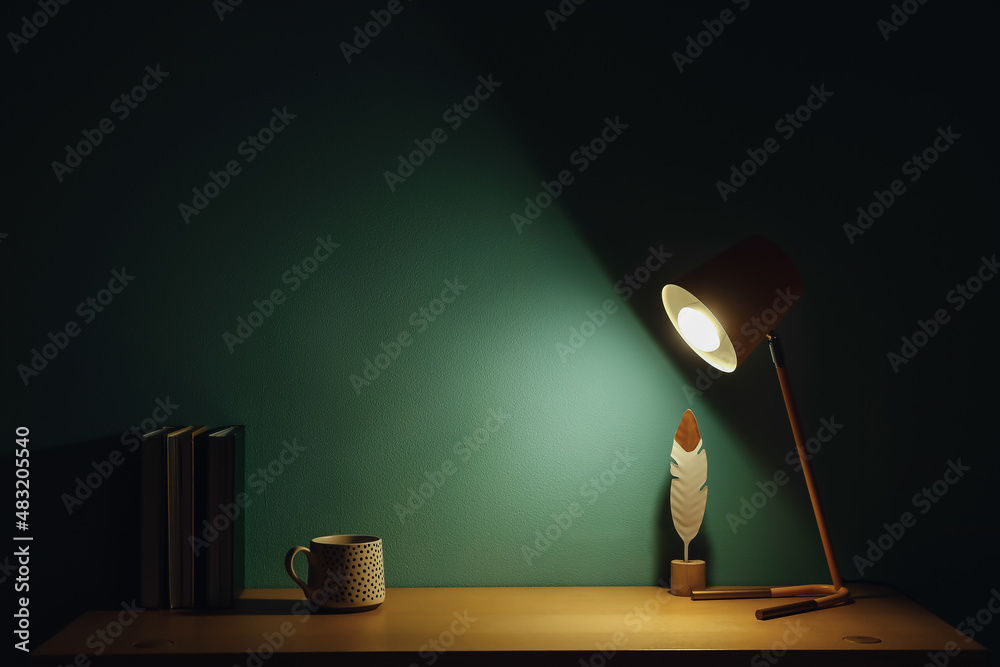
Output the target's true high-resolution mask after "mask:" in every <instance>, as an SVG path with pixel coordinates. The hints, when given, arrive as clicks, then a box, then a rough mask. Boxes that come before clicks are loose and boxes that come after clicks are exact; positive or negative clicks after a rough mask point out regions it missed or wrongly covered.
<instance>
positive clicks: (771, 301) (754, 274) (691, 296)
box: [662, 236, 802, 373]
mask: <svg viewBox="0 0 1000 667" xmlns="http://www.w3.org/2000/svg"><path fill="white" fill-rule="evenodd" d="M662 296H663V307H664V308H665V309H666V311H667V316H668V317H669V318H670V322H671V323H672V324H673V325H674V327H675V328H676V329H677V331H678V333H680V334H681V337H682V338H684V340H685V342H687V344H688V345H689V346H690V347H691V349H692V350H694V351H695V352H696V353H697V354H698V356H700V357H701V358H702V359H704V360H705V361H707V362H708V363H709V364H711V365H712V366H714V367H715V368H718V369H719V370H721V371H725V372H726V373H731V372H733V371H734V370H736V368H737V367H738V366H739V365H740V364H741V363H743V360H744V359H746V357H747V355H749V354H750V353H751V352H752V351H753V349H754V348H755V347H757V345H758V344H759V343H760V342H761V341H763V340H766V339H767V333H768V332H770V331H771V330H772V329H773V328H774V327H775V325H777V323H778V322H779V321H780V320H781V318H782V317H784V316H785V314H786V313H788V310H789V309H790V308H791V307H792V306H793V305H794V304H795V303H796V302H797V301H798V300H799V298H801V296H802V277H801V276H800V275H799V272H798V270H797V269H796V268H795V265H794V264H792V261H791V259H789V258H788V256H787V255H786V254H785V253H784V252H782V250H781V249H780V248H779V247H778V246H777V245H775V244H774V243H772V242H771V241H769V240H767V239H765V238H763V237H760V236H751V237H749V238H747V239H744V240H743V241H740V242H739V243H737V244H736V245H734V246H732V247H731V248H729V249H728V250H725V251H723V252H722V253H720V254H719V255H717V256H715V257H713V258H712V259H710V260H708V261H707V262H705V263H704V264H702V265H700V266H698V267H697V268H695V269H693V270H691V271H689V272H688V273H686V274H684V275H683V276H681V277H680V278H678V279H677V280H676V281H675V282H673V283H671V284H669V285H667V286H665V287H664V288H663V293H662Z"/></svg>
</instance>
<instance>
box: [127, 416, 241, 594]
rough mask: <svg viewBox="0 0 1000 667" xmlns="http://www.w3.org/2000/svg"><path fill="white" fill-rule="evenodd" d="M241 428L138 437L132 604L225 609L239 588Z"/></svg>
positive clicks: (164, 432)
mask: <svg viewBox="0 0 1000 667" xmlns="http://www.w3.org/2000/svg"><path fill="white" fill-rule="evenodd" d="M244 438H245V436H244V428H243V426H226V427H223V428H213V429H210V428H207V427H205V426H183V427H179V426H167V427H164V428H161V429H157V430H155V431H151V432H149V433H145V434H143V436H142V447H141V451H142V498H141V503H142V504H141V510H140V514H141V526H140V539H141V544H140V551H141V554H142V561H141V566H140V581H139V597H140V599H139V606H141V607H143V608H146V609H174V608H182V607H201V608H204V607H227V606H229V605H231V604H232V603H233V601H234V600H236V599H237V598H238V597H239V596H240V593H242V592H243V587H244V548H243V547H244V545H243V541H244V523H243V518H244V507H245V504H246V500H245V499H246V496H245V494H244Z"/></svg>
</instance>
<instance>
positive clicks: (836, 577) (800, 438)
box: [767, 333, 850, 602]
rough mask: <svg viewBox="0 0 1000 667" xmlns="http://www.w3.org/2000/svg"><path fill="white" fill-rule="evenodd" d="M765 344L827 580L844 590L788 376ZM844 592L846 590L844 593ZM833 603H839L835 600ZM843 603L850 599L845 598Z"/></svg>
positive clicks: (775, 348) (777, 350) (777, 352)
mask: <svg viewBox="0 0 1000 667" xmlns="http://www.w3.org/2000/svg"><path fill="white" fill-rule="evenodd" d="M767 340H768V344H769V346H770V348H771V359H772V360H773V361H774V368H775V370H776V371H777V373H778V383H779V384H780V385H781V394H782V396H783V397H784V399H785V409H786V410H787V411H788V421H789V423H790V424H791V426H792V436H793V437H794V438H795V449H796V450H797V451H798V454H799V464H800V465H801V466H802V476H803V477H804V478H805V480H806V488H807V489H808V490H809V499H810V500H811V501H812V507H813V514H814V515H815V516H816V526H817V527H818V528H819V536H820V539H821V540H822V541H823V551H824V552H825V553H826V563H827V565H828V566H829V568H830V579H831V580H832V581H833V587H834V590H837V591H839V590H840V589H844V581H843V579H841V576H840V568H838V567H837V557H836V556H835V555H834V552H833V540H832V539H831V538H830V529H829V528H828V527H827V524H826V515H825V514H824V513H823V505H822V503H821V502H820V498H819V490H818V489H817V487H816V479H815V478H814V477H813V472H812V467H811V466H810V465H809V456H808V454H807V453H806V450H805V437H804V435H803V433H802V425H801V424H800V423H799V413H798V410H796V409H795V400H794V398H793V397H792V389H791V386H790V384H789V382H788V374H787V373H786V372H785V363H784V355H783V354H782V350H781V344H780V342H779V341H778V337H777V336H776V335H775V334H774V333H769V334H767ZM844 591H845V592H846V591H847V589H844ZM837 598H838V599H837V600H836V602H841V601H842V600H840V599H839V598H840V596H837ZM846 599H850V598H849V596H848V597H847V598H846Z"/></svg>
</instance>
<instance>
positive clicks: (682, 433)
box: [670, 410, 708, 560]
mask: <svg viewBox="0 0 1000 667" xmlns="http://www.w3.org/2000/svg"><path fill="white" fill-rule="evenodd" d="M670 458H671V461H670V474H671V476H672V478H671V480H670V514H671V516H672V517H673V519H674V528H675V529H676V530H677V534H678V535H680V537H681V539H682V540H684V560H688V545H689V544H690V543H691V540H693V539H694V537H695V535H697V534H698V530H699V529H700V528H701V522H702V519H704V518H705V504H706V503H707V501H708V454H707V453H706V452H705V445H704V443H703V442H702V440H701V432H700V431H699V430H698V420H696V419H695V418H694V413H693V412H691V411H690V410H686V411H685V412H684V416H683V417H682V418H681V424H680V426H678V427H677V432H676V433H674V445H673V448H672V449H671V450H670Z"/></svg>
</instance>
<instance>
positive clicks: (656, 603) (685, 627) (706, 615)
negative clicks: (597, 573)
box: [32, 585, 987, 667]
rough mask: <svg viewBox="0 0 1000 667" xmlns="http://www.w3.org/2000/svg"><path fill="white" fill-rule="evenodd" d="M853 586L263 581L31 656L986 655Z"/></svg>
mask: <svg viewBox="0 0 1000 667" xmlns="http://www.w3.org/2000/svg"><path fill="white" fill-rule="evenodd" d="M851 592H852V595H853V597H854V602H853V603H852V604H849V605H846V606H842V607H838V608H833V609H825V610H821V611H816V612H810V613H806V614H800V615H797V616H790V617H785V618H778V619H774V620H769V621H758V620H757V619H756V618H755V617H754V610H755V609H757V608H759V607H762V606H770V605H771V604H773V603H776V602H779V601H778V600H699V601H692V600H690V599H688V598H678V597H673V596H671V595H670V594H669V593H668V592H667V591H666V590H665V589H662V588H658V587H655V586H635V587H565V588H563V587H560V588H394V589H389V590H387V591H386V600H385V603H384V604H383V605H382V606H381V607H379V608H378V609H376V610H374V611H369V612H363V613H357V614H327V613H319V614H308V613H307V612H306V610H305V606H304V596H303V595H302V592H301V591H300V590H299V589H253V590H248V591H246V592H245V593H244V594H243V597H242V599H241V600H240V601H239V602H238V603H237V604H236V605H234V606H233V607H232V608H231V609H226V610H217V611H195V610H171V611H152V610H151V611H144V612H140V613H138V615H137V616H136V617H135V618H134V619H132V618H130V617H129V616H128V614H127V613H125V612H123V611H121V610H119V611H118V612H114V611H94V612H88V613H85V614H83V615H82V616H80V617H79V618H78V619H77V620H75V621H74V622H73V623H72V624H70V625H69V626H67V627H66V628H65V629H63V630H62V631H61V632H60V633H59V634H57V635H56V636H54V637H52V638H51V639H50V640H49V641H47V642H46V643H44V644H43V645H42V646H40V647H38V648H37V649H36V650H35V651H34V652H33V653H32V659H33V663H34V664H37V665H66V666H68V665H70V664H72V663H73V662H74V660H76V659H77V656H78V655H79V654H83V655H85V656H87V657H93V656H94V654H95V653H96V651H97V648H104V650H103V654H102V655H101V657H99V658H97V660H99V661H101V664H104V663H105V662H106V663H107V664H109V665H111V664H114V665H123V664H133V661H134V664H142V665H167V664H178V663H180V662H181V661H183V663H184V664H185V665H188V666H191V667H193V666H194V665H199V664H212V665H227V666H228V665H246V666H247V667H261V666H264V665H266V667H273V666H275V665H284V664H296V665H312V664H316V665H319V664H324V665H330V664H337V665H346V664H362V663H363V664H369V665H370V664H393V665H417V666H420V667H423V666H428V667H429V666H430V665H433V664H439V665H444V666H447V665H450V664H451V665H454V664H465V663H467V662H472V661H475V664H476V665H478V666H485V665H492V664H507V665H509V663H510V660H511V658H512V657H513V658H515V659H516V660H517V662H518V663H519V665H528V664H547V665H567V666H569V665H573V666H574V667H578V666H581V665H583V666H585V665H591V666H592V667H602V665H604V664H605V663H606V662H608V659H609V658H610V657H611V656H612V655H613V656H614V660H613V662H612V663H611V664H613V665H614V666H618V665H626V664H658V665H663V664H670V665H675V664H677V665H681V664H699V665H705V664H739V665H741V666H744V667H745V665H747V664H748V663H749V664H750V665H751V666H753V667H756V666H765V665H766V666H770V665H773V664H775V663H777V662H778V660H779V659H780V661H781V664H782V665H783V666H784V665H797V664H809V665H819V664H846V663H847V662H848V661H850V662H851V663H860V664H865V663H867V662H873V663H875V664H886V665H896V664H898V665H923V664H924V663H925V662H928V661H929V659H930V658H929V657H928V652H930V653H937V652H941V653H940V657H941V658H942V659H946V660H947V664H948V665H949V666H950V665H985V664H986V662H987V655H986V649H985V648H984V647H983V646H981V645H980V644H978V643H976V642H974V641H966V638H965V637H964V636H963V635H960V634H959V633H958V632H957V631H956V630H955V629H954V628H952V627H951V626H950V625H948V624H947V623H945V622H944V621H942V620H940V619H938V618H937V617H935V616H933V615H932V614H930V613H929V612H927V611H925V610H924V609H923V608H921V607H920V606H919V605H917V604H916V603H915V602H913V601H912V600H910V599H909V598H906V597H904V596H902V595H900V594H899V593H897V592H895V591H892V590H890V589H887V588H883V587H877V586H863V585H855V586H852V587H851ZM124 621H128V625H127V626H124ZM119 622H121V623H123V625H122V626H118V627H116V624H117V623H119ZM99 631H100V632H103V633H104V634H103V637H105V638H107V639H109V640H110V642H111V643H110V644H107V643H105V642H104V641H103V640H102V639H101V637H102V635H101V634H98V632H99ZM119 632H120V635H119V636H117V638H114V639H111V635H114V634H116V633H119ZM845 637H862V638H864V637H874V638H877V639H879V640H881V641H880V642H878V643H856V641H857V640H855V641H850V640H845ZM949 650H950V651H951V652H952V653H953V655H948V653H947V652H948V651H949ZM512 651H513V652H518V653H516V654H515V655H514V656H512V655H511V653H510V652H512ZM784 651H787V653H786V652H784ZM612 652H613V653H612ZM664 652H669V654H665V653H664ZM581 661H582V663H581ZM95 662H96V661H95ZM78 664H82V662H80V663H78ZM92 664H93V663H92ZM932 664H933V663H932Z"/></svg>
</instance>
